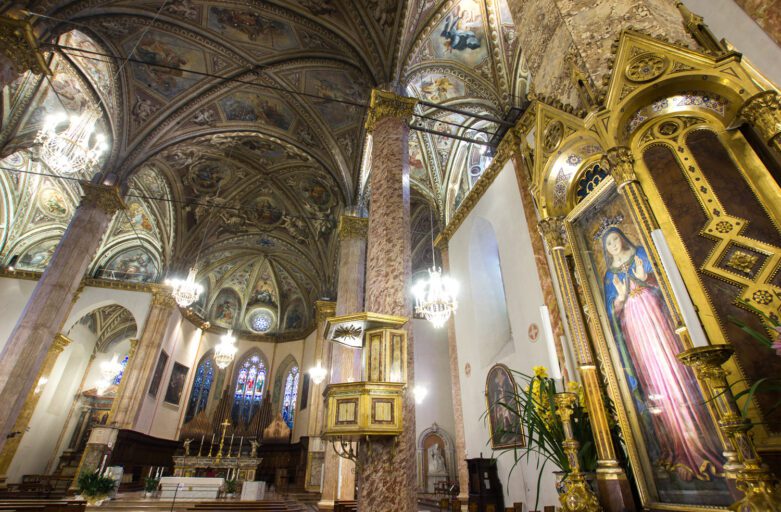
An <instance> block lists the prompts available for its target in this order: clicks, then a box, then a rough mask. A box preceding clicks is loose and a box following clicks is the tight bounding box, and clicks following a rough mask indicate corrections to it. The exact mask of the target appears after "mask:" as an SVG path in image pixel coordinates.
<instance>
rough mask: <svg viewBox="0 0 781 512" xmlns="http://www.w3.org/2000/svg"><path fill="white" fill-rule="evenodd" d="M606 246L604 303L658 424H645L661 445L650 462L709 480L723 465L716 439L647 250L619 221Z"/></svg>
mask: <svg viewBox="0 0 781 512" xmlns="http://www.w3.org/2000/svg"><path fill="white" fill-rule="evenodd" d="M602 247H603V250H604V254H605V263H606V265H607V271H606V272H605V279H604V290H605V306H606V308H607V310H608V315H609V317H610V321H611V326H612V328H613V334H614V336H615V338H616V342H617V343H618V345H619V348H621V349H622V350H621V352H622V358H623V359H624V361H623V363H624V367H625V368H624V371H625V372H626V373H627V374H628V375H630V376H633V377H634V379H635V380H636V385H635V386H634V387H635V389H633V393H634V395H635V398H636V400H639V401H642V402H643V403H644V406H642V405H641V407H640V408H643V409H645V411H647V413H648V414H647V416H648V417H650V424H651V425H652V426H653V427H652V428H653V432H646V438H647V441H649V440H651V441H652V442H654V443H655V444H656V446H657V447H658V449H659V453H658V457H655V460H654V461H653V462H654V463H655V464H656V465H658V466H660V467H663V468H664V469H666V470H668V471H672V472H675V473H676V474H677V475H678V476H679V477H680V478H682V479H684V480H690V479H692V478H697V479H704V480H709V479H710V478H711V477H712V475H713V474H714V473H721V472H722V462H721V457H720V455H719V449H718V448H717V445H718V441H717V438H716V437H715V435H716V434H715V431H714V429H713V425H712V423H711V421H710V418H709V417H708V413H707V411H706V410H705V408H704V406H703V405H702V404H703V402H704V399H703V397H702V395H701V394H700V392H699V389H698V388H697V387H696V386H697V384H696V381H695V380H694V377H693V375H692V373H691V371H690V370H689V369H688V368H687V367H686V366H684V365H683V364H682V363H680V362H679V361H678V359H677V358H676V357H675V356H676V354H678V353H679V352H681V351H682V350H683V348H682V346H681V343H680V340H679V338H678V336H677V335H676V334H675V330H674V328H673V325H672V321H671V320H670V317H669V314H668V312H667V308H666V306H665V304H664V301H663V299H662V296H661V293H660V292H659V289H658V288H659V285H658V282H657V280H656V276H655V273H654V269H653V267H652V266H651V263H650V261H649V260H648V255H647V254H646V252H645V249H644V248H642V247H636V246H634V245H633V244H632V243H631V242H630V241H629V240H628V239H627V237H626V235H624V233H623V232H622V231H621V230H620V229H618V228H615V227H613V228H610V229H608V230H607V231H606V232H605V233H604V234H603V236H602ZM622 345H623V346H622ZM624 349H625V350H624ZM629 380H630V382H631V380H632V379H629ZM648 423H649V422H648V421H647V422H645V425H648ZM649 434H650V435H649ZM648 438H650V439H648Z"/></svg>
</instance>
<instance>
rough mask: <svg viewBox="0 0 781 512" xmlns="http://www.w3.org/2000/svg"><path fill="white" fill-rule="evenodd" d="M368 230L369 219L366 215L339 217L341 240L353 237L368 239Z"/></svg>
mask: <svg viewBox="0 0 781 512" xmlns="http://www.w3.org/2000/svg"><path fill="white" fill-rule="evenodd" d="M368 231H369V219H367V218H366V217H355V216H353V215H342V216H341V217H339V240H348V239H351V238H360V239H361V240H366V233H367V232H368Z"/></svg>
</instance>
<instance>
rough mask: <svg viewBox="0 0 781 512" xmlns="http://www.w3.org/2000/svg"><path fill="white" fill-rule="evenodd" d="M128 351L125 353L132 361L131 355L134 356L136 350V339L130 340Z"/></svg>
mask: <svg viewBox="0 0 781 512" xmlns="http://www.w3.org/2000/svg"><path fill="white" fill-rule="evenodd" d="M128 341H130V350H128V352H127V356H128V359H132V357H133V355H135V353H136V350H138V339H137V338H130V340H128Z"/></svg>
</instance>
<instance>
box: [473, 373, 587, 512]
mask: <svg viewBox="0 0 781 512" xmlns="http://www.w3.org/2000/svg"><path fill="white" fill-rule="evenodd" d="M511 371H512V373H513V374H515V376H516V382H519V383H525V385H523V384H519V388H520V389H518V388H516V389H515V390H514V391H513V392H511V393H509V394H508V395H507V396H506V397H504V399H502V400H498V401H496V402H495V403H491V404H488V406H489V409H488V411H486V412H485V413H484V414H483V419H484V420H487V418H488V415H489V413H490V411H491V409H492V408H494V407H501V408H504V409H506V410H507V411H508V412H509V413H510V415H511V417H517V418H518V419H519V422H520V427H521V429H523V430H524V431H525V433H526V443H525V446H516V447H512V448H504V449H500V450H497V451H498V452H499V455H500V456H501V455H504V454H506V453H512V454H513V459H514V460H513V465H512V467H511V469H510V474H512V472H513V471H514V470H515V468H516V466H517V465H518V463H519V462H521V461H525V462H530V461H532V460H533V459H532V455H534V456H536V457H535V459H536V467H537V470H538V478H537V501H536V502H535V506H534V508H535V509H536V508H537V504H538V502H539V495H540V485H541V482H542V475H543V474H544V472H545V468H546V467H549V466H548V465H549V464H551V465H553V466H554V467H555V468H556V469H557V470H558V471H560V472H562V473H565V474H566V473H569V472H570V471H571V470H572V469H571V468H570V465H569V462H568V460H567V455H566V453H565V452H564V439H565V437H564V430H563V427H562V424H561V421H560V419H559V417H558V415H557V414H556V404H555V402H554V395H555V394H556V385H555V382H554V380H553V379H551V378H550V377H548V372H547V370H546V369H545V367H543V366H535V367H534V368H533V371H534V375H526V374H524V373H521V372H517V371H514V370H511ZM567 391H570V392H574V393H577V394H578V404H577V405H576V406H575V409H574V412H573V415H572V427H573V431H574V436H575V439H576V440H577V441H578V442H579V443H580V449H579V452H578V458H579V462H580V465H581V470H582V471H585V472H592V471H596V469H597V454H596V448H595V446H594V437H593V433H592V427H591V421H590V419H589V414H588V410H587V409H586V407H585V400H584V396H583V389H582V388H581V387H580V385H579V384H578V383H577V382H570V383H568V390H567ZM514 433H515V432H514ZM508 478H509V476H508Z"/></svg>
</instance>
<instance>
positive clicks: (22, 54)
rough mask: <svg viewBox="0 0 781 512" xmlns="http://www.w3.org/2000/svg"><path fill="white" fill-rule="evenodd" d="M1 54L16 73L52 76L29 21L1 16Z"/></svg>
mask: <svg viewBox="0 0 781 512" xmlns="http://www.w3.org/2000/svg"><path fill="white" fill-rule="evenodd" d="M0 52H2V53H3V55H5V56H6V57H7V58H8V59H9V60H10V61H11V63H12V64H13V66H14V71H16V72H17V73H19V74H22V73H26V72H27V71H32V72H33V73H35V74H37V75H38V74H41V73H43V74H46V75H51V74H52V72H51V70H50V69H49V66H48V65H47V64H46V59H45V58H44V56H43V53H42V52H41V50H40V49H39V48H38V42H37V41H36V40H35V34H33V28H32V26H31V25H30V22H28V21H25V20H17V19H13V18H9V17H8V16H0Z"/></svg>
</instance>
